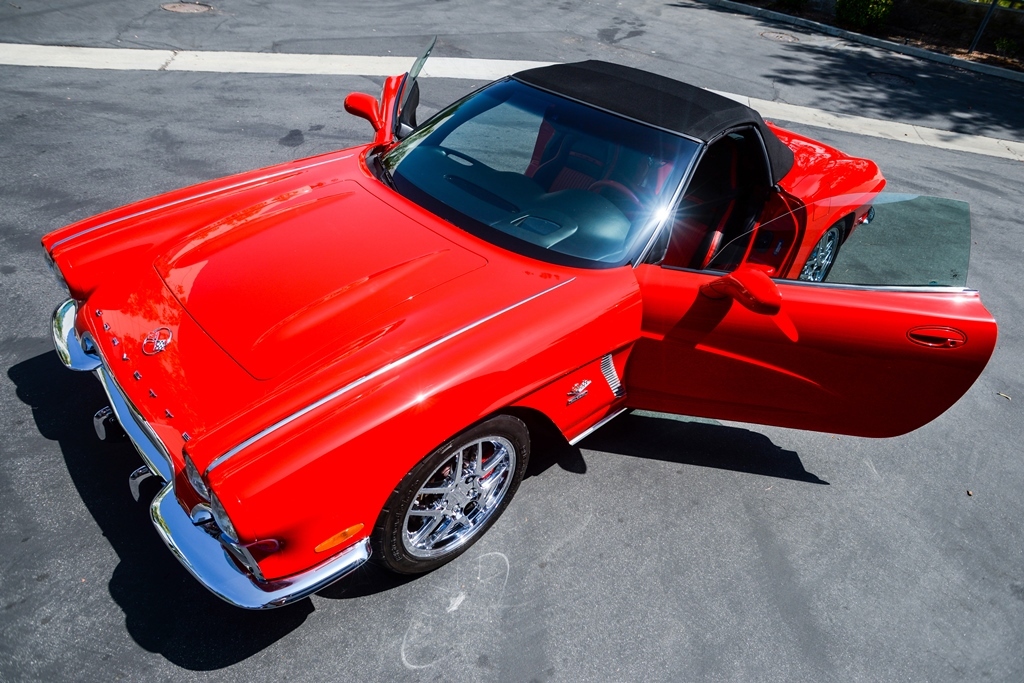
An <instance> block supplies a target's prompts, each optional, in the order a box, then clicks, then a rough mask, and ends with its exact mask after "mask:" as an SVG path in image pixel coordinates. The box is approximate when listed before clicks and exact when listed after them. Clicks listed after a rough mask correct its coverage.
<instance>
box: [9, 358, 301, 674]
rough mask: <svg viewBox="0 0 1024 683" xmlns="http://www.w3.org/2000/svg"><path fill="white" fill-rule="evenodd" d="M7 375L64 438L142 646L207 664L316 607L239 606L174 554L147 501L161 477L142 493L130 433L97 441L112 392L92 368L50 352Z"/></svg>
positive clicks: (112, 585)
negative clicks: (133, 485) (99, 417)
mask: <svg viewBox="0 0 1024 683" xmlns="http://www.w3.org/2000/svg"><path fill="white" fill-rule="evenodd" d="M7 374H8V377H10V379H11V380H12V381H13V382H14V384H15V386H16V388H17V395H18V398H19V399H21V401H22V402H24V403H25V404H27V405H29V406H31V408H32V415H33V417H34V419H35V423H36V426H37V428H38V430H39V432H40V434H42V436H43V437H44V438H46V439H49V440H51V441H56V442H57V443H58V444H59V445H60V449H61V453H62V454H63V456H64V461H65V463H66V465H67V468H68V473H69V475H70V476H71V480H72V482H73V483H74V485H75V488H76V489H77V490H78V494H79V495H80V496H81V499H82V502H83V503H85V506H86V508H87V509H88V510H89V512H90V514H91V515H92V516H93V518H94V519H95V521H96V524H97V525H98V526H99V528H100V531H102V533H103V536H104V537H105V538H106V541H107V542H109V543H110V545H111V547H112V548H113V550H114V551H115V552H116V553H117V556H118V559H119V563H118V565H117V567H116V568H115V569H114V572H113V575H112V576H111V577H110V579H109V584H108V588H109V591H110V595H111V597H112V598H113V599H114V601H115V602H116V603H117V605H118V606H119V607H120V608H121V609H122V610H123V611H124V615H125V628H126V630H127V631H128V633H129V635H130V636H131V637H132V638H133V639H134V640H135V642H136V643H138V645H139V646H140V647H142V648H144V649H145V650H147V651H149V652H155V653H158V654H160V655H162V656H164V657H165V658H167V659H168V660H169V661H171V662H172V663H174V664H176V665H178V666H181V667H183V668H186V669H191V670H194V671H210V670H216V669H221V668H224V667H227V666H230V665H232V664H236V663H238V662H240V661H242V660H244V659H247V658H249V657H251V656H252V655H254V654H256V653H258V652H260V651H261V650H263V649H264V648H266V647H268V646H270V645H271V644H273V643H274V642H276V641H277V640H279V639H281V638H282V637H284V636H286V635H287V634H289V633H291V632H292V631H293V630H295V629H296V628H298V627H299V626H301V625H302V623H303V622H304V621H305V620H306V617H307V616H308V615H309V614H310V613H311V612H312V611H313V604H312V602H311V601H310V600H301V601H299V602H297V603H295V604H294V605H289V606H288V607H282V608H279V609H275V610H271V611H267V612H250V611H246V610H242V609H239V608H237V607H232V606H230V605H228V604H227V603H225V602H223V601H221V600H220V599H219V598H217V597H216V596H214V595H213V594H212V593H210V592H208V591H207V590H206V589H205V588H203V587H202V586H201V585H199V583H198V582H197V581H196V580H195V579H194V578H192V576H191V575H189V573H188V572H187V571H186V570H185V568H184V567H182V566H181V565H180V564H179V563H178V562H177V561H176V560H175V559H174V558H173V556H172V555H171V553H170V552H169V551H168V549H167V548H166V546H164V544H163V542H162V541H161V540H160V538H159V537H158V536H157V534H156V531H155V530H154V529H153V525H152V523H151V522H150V519H149V511H148V509H147V507H148V504H149V501H151V500H152V498H153V496H154V495H155V494H156V492H157V490H158V489H159V484H157V483H154V482H155V480H154V479H149V480H147V481H145V482H144V483H143V487H142V496H141V497H140V500H139V502H135V501H134V500H133V499H132V496H131V493H130V492H129V489H128V474H130V473H131V472H132V471H133V470H134V469H136V468H137V467H139V466H141V464H142V462H141V460H140V459H139V456H138V454H137V453H136V452H135V449H134V448H133V447H132V446H131V444H130V443H129V442H127V441H124V442H120V443H114V444H110V443H103V442H100V441H98V440H97V438H96V435H95V433H93V429H92V420H91V417H92V413H93V412H95V411H96V410H98V409H99V408H101V407H103V406H105V405H106V404H107V400H106V396H104V394H103V390H102V388H100V384H99V382H97V381H96V379H95V378H94V377H93V376H92V374H91V373H80V372H70V371H68V370H67V369H66V368H65V367H64V366H63V365H62V364H61V362H60V360H58V358H57V354H56V353H54V352H50V353H45V354H42V355H39V356H35V357H34V358H30V359H29V360H26V361H23V362H21V363H18V364H17V365H14V366H13V367H11V368H10V369H9V370H8V373H7ZM83 571H88V569H83ZM100 578H101V580H102V577H100Z"/></svg>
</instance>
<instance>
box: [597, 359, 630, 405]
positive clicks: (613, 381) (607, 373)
mask: <svg viewBox="0 0 1024 683" xmlns="http://www.w3.org/2000/svg"><path fill="white" fill-rule="evenodd" d="M601 374H602V375H604V380H605V381H606V382H608V388H609V389H611V390H612V393H613V394H615V396H616V398H618V397H620V396H622V395H623V394H625V393H626V392H625V391H623V389H622V382H620V381H619V374H618V373H617V372H615V363H614V362H613V361H612V355H611V354H610V353H609V354H608V355H606V356H605V357H604V358H602V359H601Z"/></svg>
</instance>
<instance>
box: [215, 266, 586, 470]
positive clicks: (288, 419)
mask: <svg viewBox="0 0 1024 683" xmlns="http://www.w3.org/2000/svg"><path fill="white" fill-rule="evenodd" d="M575 279H576V278H574V277H573V278H569V279H568V280H566V281H565V282H559V283H558V284H557V285H555V286H554V287H549V288H548V289H545V290H543V291H541V292H538V293H537V294H534V295H533V296H530V297H527V298H526V299H523V300H522V301H519V302H516V303H514V304H512V305H511V306H508V307H506V308H503V309H501V310H500V311H498V312H496V313H491V314H490V315H488V316H487V317H485V318H481V319H480V320H477V321H476V322H473V323H470V324H469V325H466V326H465V327H463V328H461V329H458V330H456V331H454V332H452V333H450V334H447V335H445V336H443V337H441V338H440V339H436V340H434V341H432V342H430V343H429V344H427V345H426V346H421V347H420V348H418V349H416V350H415V351H413V352H412V353H410V354H408V355H406V356H402V357H401V358H399V359H398V360H395V361H392V362H390V363H388V364H387V365H384V366H381V367H379V368H377V369H376V370H374V371H373V372H371V373H370V374H368V375H364V376H362V377H360V378H359V379H357V380H355V381H353V382H350V383H348V384H346V385H345V386H343V387H342V388H340V389H338V390H337V391H333V392H331V393H329V394H327V395H326V396H324V397H323V398H320V399H318V400H316V401H314V402H313V403H310V404H309V405H308V406H306V407H305V408H302V409H301V410H298V411H296V412H294V413H292V414H291V415H289V416H288V417H286V418H284V419H282V420H279V421H277V422H275V423H274V424H272V425H270V426H269V427H267V428H266V429H264V430H263V431H261V432H258V433H256V434H253V435H252V436H250V437H249V438H248V439H246V440H245V441H243V442H242V443H240V444H238V445H237V446H235V447H234V448H232V449H231V450H229V451H228V452H226V453H224V454H223V455H220V456H218V457H216V458H214V460H213V462H211V463H210V465H209V467H207V468H206V472H205V474H209V473H210V472H211V471H213V469H214V468H216V467H217V466H218V465H220V464H221V463H223V462H224V461H226V460H228V459H229V458H231V457H233V456H235V455H237V454H238V453H239V452H240V451H242V450H244V449H246V448H248V447H249V446H251V445H252V444H254V443H256V442H257V441H259V440H260V439H262V438H263V437H265V436H268V435H269V434H272V433H274V432H276V431H277V430H278V429H280V428H281V427H284V426H285V425H287V424H288V423H290V422H293V421H295V420H297V419H299V418H300V417H302V416H303V415H305V414H306V413H309V412H311V411H313V410H316V409H317V408H319V407H320V406H322V405H324V404H325V403H329V402H330V401H333V400H334V399H336V398H338V397H339V396H342V395H344V394H346V393H348V392H349V391H352V390H353V389H355V388H356V387H358V386H360V385H363V384H365V383H367V382H369V381H370V380H373V379H376V378H377V377H380V376H381V375H383V374H384V373H386V372H388V371H390V370H393V369H394V368H397V367H398V366H400V365H404V364H406V363H408V362H409V361H411V360H413V359H415V358H418V357H419V356H422V355H423V354H425V353H427V352H428V351H431V350H432V349H435V348H437V347H438V346H441V345H442V344H444V343H446V342H449V341H451V340H452V339H454V338H455V337H458V336H459V335H461V334H464V333H466V332H469V331H470V330H472V329H474V328H476V327H479V326H480V325H483V324H484V323H486V322H489V321H491V320H494V319H495V318H497V317H498V316H500V315H504V314H505V313H508V312H509V311H511V310H513V309H516V308H519V307H520V306H522V305H524V304H527V303H529V302H531V301H533V300H534V299H536V298H538V297H542V296H544V295H545V294H548V293H549V292H553V291H555V290H556V289H558V288H559V287H563V286H565V285H567V284H569V283H570V282H573V281H574V280H575Z"/></svg>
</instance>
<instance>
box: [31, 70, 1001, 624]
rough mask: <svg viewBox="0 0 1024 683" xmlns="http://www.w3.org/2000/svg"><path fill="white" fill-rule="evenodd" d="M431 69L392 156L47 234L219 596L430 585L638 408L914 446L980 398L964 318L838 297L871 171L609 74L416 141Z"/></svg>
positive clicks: (686, 89)
mask: <svg viewBox="0 0 1024 683" xmlns="http://www.w3.org/2000/svg"><path fill="white" fill-rule="evenodd" d="M415 73H416V71H415V69H414V71H413V72H411V73H410V74H404V75H402V76H396V77H391V78H389V79H387V81H386V82H385V85H384V90H383V93H382V96H381V97H380V98H379V99H377V98H374V97H372V96H370V95H365V94H358V93H357V94H352V95H350V96H349V97H348V98H347V99H346V102H345V105H346V108H347V109H348V110H349V111H350V112H352V113H354V114H357V115H358V116H361V117H363V118H365V119H367V120H368V121H369V122H370V123H371V125H372V126H373V129H374V131H375V136H374V140H373V141H372V143H369V144H365V145H361V146H358V147H354V148H351V149H346V150H342V151H338V152H333V153H330V154H325V155H322V156H318V157H313V158H309V159H304V160H301V161H295V162H290V163H286V164H282V165H280V166H275V167H271V168H266V169H263V170H259V171H252V172H248V173H243V174H241V175H237V176H233V177H229V178H223V179H219V180H213V181H210V182H206V183H203V184H200V185H197V186H194V187H190V188H186V189H182V190H177V191H175V192H171V193H169V194H166V195H163V196H160V197H156V198H152V199H147V200H144V201H141V202H138V203H136V204H133V205H131V206H127V207H123V208H119V209H115V210H113V211H110V212H107V213H105V214H103V215H100V216H96V217H94V218H89V219H86V220H84V221H81V222H79V223H76V224H74V225H71V226H68V227H65V228H63V229H60V230H57V231H55V232H52V233H50V234H48V235H46V236H45V237H44V238H43V246H44V248H45V250H46V253H47V257H48V259H49V262H50V265H51V267H52V268H53V270H54V272H55V274H56V275H57V277H58V280H59V281H60V282H61V283H62V284H63V285H64V286H65V287H66V288H67V291H68V293H69V298H68V300H67V301H66V302H65V303H63V304H61V305H60V306H59V307H58V308H57V310H56V311H55V314H54V318H53V333H54V341H55V344H56V348H57V352H58V354H59V355H60V357H61V359H62V360H63V362H64V364H65V365H67V366H68V367H69V368H71V369H73V370H80V371H91V372H93V373H95V374H96V376H97V377H98V378H99V381H100V382H101V383H102V384H103V387H104V389H105V390H106V393H107V395H108V396H109V399H110V407H109V408H105V409H104V410H101V411H100V412H99V413H97V415H96V417H95V423H96V428H97V433H98V434H100V435H101V437H102V436H109V435H111V434H112V433H113V432H114V430H116V429H123V430H124V431H125V432H126V433H127V435H128V437H130V439H131V441H132V443H134V445H135V446H136V448H137V449H138V451H139V453H140V455H141V456H142V459H143V461H144V462H145V465H144V467H142V468H140V469H139V470H138V471H136V472H135V473H133V474H132V476H131V478H130V482H131V484H132V486H133V489H134V492H135V493H136V496H137V495H138V483H139V482H140V481H141V480H142V479H144V478H145V477H147V476H150V475H155V476H157V477H159V478H160V479H162V480H163V481H164V482H165V486H164V488H163V489H162V491H161V492H160V493H159V494H158V495H157V496H156V498H155V500H154V501H153V503H152V505H151V508H150V509H151V515H152V518H153V522H154V524H155V526H156V528H157V531H158V532H159V533H160V534H161V536H162V537H163V539H164V541H165V542H166V543H167V545H168V547H169V548H170V549H171V551H172V553H173V554H174V555H175V556H176V557H177V558H178V559H179V560H180V561H181V562H182V563H183V564H184V566H185V567H186V568H187V569H188V570H189V571H190V572H191V573H192V574H193V575H194V576H195V577H196V578H197V579H198V580H199V581H200V582H201V583H202V584H203V585H204V586H206V587H207V588H209V589H210V590H211V591H213V592H214V593H215V594H217V595H218V596H220V597H221V598H223V599H225V600H227V601H228V602H230V603H232V604H234V605H237V606H240V607H245V608H251V609H259V608H268V607H276V606H279V605H283V604H287V603H289V602H292V601H294V600H297V599H300V598H302V597H304V596H306V595H308V594H310V593H312V592H314V591H316V590H318V589H320V588H322V587H324V586H325V585H327V584H328V583H330V582H332V581H335V580H337V579H339V578H340V577H342V576H344V575H345V574H347V573H348V572H350V571H352V570H353V569H354V568H356V567H358V566H359V565H360V564H362V563H363V562H365V561H366V560H367V559H368V558H369V557H370V555H371V553H372V554H373V555H374V557H375V560H376V561H378V562H380V563H381V564H383V565H385V566H387V567H389V568H391V569H392V570H394V571H397V572H404V573H416V572H424V571H428V570H430V569H432V568H434V567H437V566H439V565H440V564H443V563H444V562H447V561H449V560H451V559H452V558H453V557H455V556H457V555H458V554H459V553H461V552H463V551H465V550H466V548H467V547H469V546H470V545H471V544H472V543H473V542H474V541H476V540H477V539H478V538H479V537H480V536H481V534H482V533H483V532H484V531H486V529H487V528H488V527H489V526H490V525H492V524H493V523H494V522H495V520H496V519H497V518H498V516H499V515H500V514H501V513H502V511H503V510H504V508H505V507H506V506H507V505H508V503H509V501H510V499H511V498H512V496H513V494H514V493H515V492H516V489H517V487H518V486H519V484H520V480H521V479H522V477H523V472H524V470H525V468H526V465H527V460H528V458H529V456H530V437H531V434H536V433H537V431H536V430H538V429H540V428H551V427H554V428H556V429H557V430H559V431H560V432H561V433H562V434H563V435H564V437H565V438H566V439H567V440H568V441H569V442H572V443H575V442H578V441H579V440H580V439H582V438H583V437H584V436H586V435H587V434H589V433H591V432H592V431H594V430H595V429H597V428H598V427H600V426H601V425H603V424H605V423H606V422H608V421H609V420H610V419H611V418H613V417H615V416H616V415H618V414H619V413H621V412H622V411H624V410H628V409H630V408H639V409H649V410H655V411H664V412H674V413H684V414H689V415H698V416H706V417H712V418H721V419H727V420H740V421H746V422H756V423H763V424H772V425H781V426H785V427H794V428H799V429H810V430H821V431H828V432H833V433H842V434H854V435H862V436H874V437H885V436H893V435H897V434H902V433H904V432H907V431H910V430H913V429H916V428H918V427H920V426H921V425H924V424H925V423H927V422H928V421H930V420H932V419H933V418H935V417H936V416H938V415H939V414H941V413H942V412H943V411H944V410H946V409H947V408H948V407H949V406H950V405H952V404H953V403H954V402H955V401H957V399H958V398H959V397H960V396H961V395H963V393H964V392H965V391H966V390H967V389H968V388H969V387H970V386H971V384H972V383H973V382H974V380H975V379H976V378H977V377H978V375H979V373H980V372H981V371H982V369H983V368H984V366H985V364H986V362H987V361H988V358H989V356H990V355H991V353H992V349H993V346H994V344H995V339H996V324H995V321H994V320H993V319H992V317H991V315H990V314H989V313H988V311H986V310H985V308H984V306H983V305H982V303H981V301H980V299H979V297H978V293H977V292H974V291H971V290H967V289H964V288H956V287H916V288H915V287H905V286H900V287H885V286H871V287H864V286H852V285H838V284H832V283H829V282H827V281H826V282H821V280H827V276H828V273H829V269H830V267H831V266H832V264H833V262H834V261H835V259H836V254H837V251H838V250H839V248H840V246H841V245H842V243H843V240H844V239H846V238H847V237H848V236H849V235H850V233H851V231H852V230H854V228H855V226H857V225H858V224H859V223H862V222H864V221H865V220H866V219H868V218H869V217H870V212H871V209H870V207H871V205H872V200H873V199H874V197H875V196H876V194H877V193H878V192H879V191H880V190H881V188H882V186H883V184H884V180H883V179H882V177H881V175H880V174H879V172H878V168H877V167H876V166H875V164H874V163H872V162H870V161H867V160H864V159H856V158H852V157H849V156H846V155H844V154H842V153H841V152H839V151H837V150H835V149H831V148H830V147H827V146H826V145H823V144H821V143H818V142H815V141H813V140H810V139H808V138H805V137H802V136H800V135H797V134H795V133H791V132H788V131H785V130H782V129H780V128H778V127H776V126H773V125H770V124H767V123H765V122H764V121H763V120H762V119H761V117H760V116H759V115H758V114H757V113H756V112H755V111H753V110H751V109H749V108H747V107H745V106H742V105H740V104H738V103H736V102H734V101H731V100H729V99H725V98H723V97H720V96H718V95H715V94H712V93H709V92H706V91H704V90H701V89H699V88H695V87H692V86H689V85H686V84H683V83H680V82H677V81H675V80H672V79H668V78H664V77H661V76H656V75H653V74H650V73H646V72H643V71H638V70H636V69H631V68H627V67H623V66H617V65H613V64H607V63H603V62H595V61H590V62H583V63H578V64H564V65H556V66H549V67H543V68H537V69H531V70H528V71H523V72H521V73H517V74H515V75H513V76H510V77H508V78H505V79H502V80H500V81H497V82H495V83H492V84H490V85H488V86H486V87H483V88H481V89H479V90H477V91H476V92H474V93H472V94H470V95H469V96H467V97H465V98H464V99H462V100H460V101H459V102H456V103H455V104H453V105H451V106H449V107H448V108H446V109H444V110H443V111H441V112H439V113H438V114H436V115H435V116H433V117H431V118H430V119H429V120H427V121H425V122H423V123H422V124H419V125H417V123H416V120H415V108H416V102H417V100H418V89H417V86H416V84H415V78H414V76H415Z"/></svg>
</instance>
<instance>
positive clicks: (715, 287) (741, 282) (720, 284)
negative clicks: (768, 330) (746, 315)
mask: <svg viewBox="0 0 1024 683" xmlns="http://www.w3.org/2000/svg"><path fill="white" fill-rule="evenodd" d="M700 293H701V294H703V295H704V296H706V297H708V298H709V299H724V298H725V297H731V298H733V299H735V300H736V301H738V302H739V303H740V305H742V306H744V307H746V308H749V309H750V310H752V311H753V312H754V313H761V314H764V315H775V314H776V313H778V312H779V310H780V309H781V308H782V294H781V293H779V288H778V287H776V286H775V283H774V282H772V279H771V278H770V277H768V273H766V272H765V271H763V270H761V269H760V268H757V267H754V266H749V265H742V266H740V267H739V268H737V269H736V270H734V271H733V272H731V273H728V274H727V275H723V276H722V277H720V278H718V279H715V280H712V281H711V282H708V283H705V284H703V285H701V287H700Z"/></svg>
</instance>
